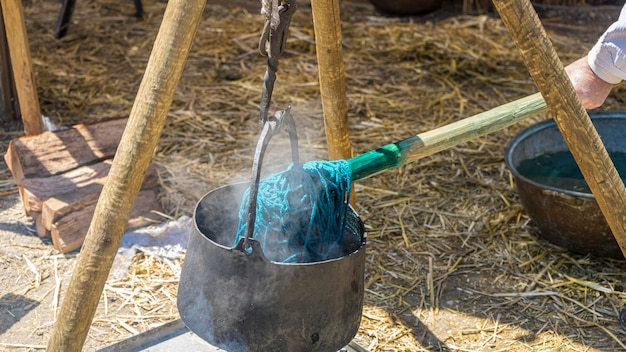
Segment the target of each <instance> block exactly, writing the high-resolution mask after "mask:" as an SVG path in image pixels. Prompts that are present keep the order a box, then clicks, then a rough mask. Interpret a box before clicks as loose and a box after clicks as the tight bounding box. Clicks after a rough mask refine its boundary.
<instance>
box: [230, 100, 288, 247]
mask: <svg viewBox="0 0 626 352" xmlns="http://www.w3.org/2000/svg"><path fill="white" fill-rule="evenodd" d="M283 126H286V127H287V129H288V132H289V140H290V144H291V159H292V160H293V162H298V161H299V160H300V156H299V152H298V134H297V131H296V123H295V121H294V119H293V116H292V115H291V107H288V108H287V109H285V110H280V111H278V112H276V114H275V115H274V116H271V117H270V118H268V119H267V121H265V123H264V124H263V129H262V130H261V135H260V136H259V141H258V142H257V146H256V151H255V154H254V161H253V164H252V181H251V183H250V196H249V199H250V204H249V205H248V219H247V222H246V237H245V239H244V240H243V241H239V242H238V243H237V245H236V246H235V248H236V249H239V250H246V249H248V248H250V239H251V238H252V235H253V234H254V223H255V221H256V206H257V197H258V194H259V180H260V178H261V166H262V164H263V156H264V155H265V150H266V149H267V145H268V144H269V142H270V139H271V138H272V137H273V136H274V135H276V134H278V133H279V132H280V130H281V129H282V128H283Z"/></svg>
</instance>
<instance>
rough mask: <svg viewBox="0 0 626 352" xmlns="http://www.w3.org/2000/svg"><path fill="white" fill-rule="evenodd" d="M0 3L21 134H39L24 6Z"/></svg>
mask: <svg viewBox="0 0 626 352" xmlns="http://www.w3.org/2000/svg"><path fill="white" fill-rule="evenodd" d="M0 5H1V6H2V16H3V19H4V27H5V32H6V35H7V43H8V44H9V56H10V57H11V67H12V69H13V77H14V81H15V88H16V91H17V101H18V103H19V106H20V112H21V115H22V121H23V123H24V133H25V134H26V135H27V136H31V135H35V134H39V133H41V132H43V121H42V120H41V107H40V106H39V98H38V97H37V87H36V85H35V77H34V75H33V67H32V62H31V57H30V48H29V46H28V36H27V33H26V23H25V22H24V9H23V8H22V3H21V2H20V0H1V1H0ZM5 88H7V89H8V87H5Z"/></svg>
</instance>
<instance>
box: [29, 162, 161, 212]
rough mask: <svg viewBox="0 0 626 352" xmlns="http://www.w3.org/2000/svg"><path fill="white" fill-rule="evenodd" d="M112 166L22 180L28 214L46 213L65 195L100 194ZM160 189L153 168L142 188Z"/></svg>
mask: <svg viewBox="0 0 626 352" xmlns="http://www.w3.org/2000/svg"><path fill="white" fill-rule="evenodd" d="M112 163H113V161H112V160H104V161H101V162H99V163H96V164H93V165H88V166H82V167H79V168H77V169H74V170H71V171H68V172H66V173H63V174H60V175H55V176H51V177H41V178H30V179H29V178H27V179H24V180H22V184H21V185H20V189H21V193H22V201H23V202H24V209H25V210H26V213H27V214H29V215H31V216H32V213H40V212H42V210H43V203H44V202H45V201H46V200H48V199H49V198H52V197H58V196H60V195H62V194H71V193H76V194H75V196H77V197H80V196H82V195H85V194H86V193H89V192H92V191H93V189H91V188H89V187H97V191H96V192H97V193H98V194H99V193H100V190H101V189H102V186H103V185H104V183H105V182H106V179H107V176H108V174H109V170H110V169H111V164H112ZM91 185H93V186H91ZM157 185H158V175H157V170H156V168H155V167H154V166H152V165H151V166H150V167H149V168H148V171H147V172H146V176H145V178H144V183H143V185H142V188H155V187H157Z"/></svg>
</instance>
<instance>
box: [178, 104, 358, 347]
mask: <svg viewBox="0 0 626 352" xmlns="http://www.w3.org/2000/svg"><path fill="white" fill-rule="evenodd" d="M282 126H287V127H288V128H289V135H290V138H291V146H292V159H293V161H294V162H295V161H297V160H298V151H297V134H296V129H295V123H294V121H293V117H292V116H291V114H290V113H289V109H287V110H285V111H282V112H281V113H280V114H277V116H275V117H273V120H270V121H267V122H266V123H265V124H264V127H263V131H262V132H261V136H260V138H259V142H258V145H257V150H256V154H255V158H254V160H255V161H254V165H253V168H252V171H253V172H252V175H253V176H252V182H251V183H250V184H247V183H245V184H237V185H229V186H224V187H221V188H218V189H215V190H213V191H211V192H209V193H207V194H206V195H205V196H204V197H203V198H202V199H201V200H200V202H198V205H197V206H196V209H195V211H194V217H193V219H194V225H195V226H194V231H193V232H192V233H191V236H190V238H189V245H188V249H187V254H186V256H185V261H184V263H183V268H182V272H181V275H180V282H179V285H178V302H177V304H178V311H179V313H180V316H181V319H182V320H183V322H184V323H185V324H186V325H187V327H188V328H189V329H190V330H191V331H193V332H194V333H195V334H196V335H198V336H200V337H201V338H203V339H204V340H206V341H207V342H209V343H210V344H212V345H214V346H217V347H220V348H223V349H225V350H227V351H234V352H239V351H259V352H269V351H272V352H281V351H284V352H298V351H302V352H315V351H320V352H331V351H337V350H339V349H341V348H343V347H344V346H346V345H348V343H349V342H350V340H352V338H353V337H354V336H355V335H356V333H357V330H358V328H359V323H360V321H361V313H362V310H363V293H364V284H363V280H364V275H365V228H364V226H363V223H362V222H361V219H359V217H358V216H357V215H356V213H355V212H354V210H353V209H352V208H348V209H347V213H346V218H345V219H346V221H345V226H344V227H343V228H342V229H341V230H340V231H343V236H333V237H338V238H342V239H343V244H344V247H343V248H344V249H345V252H343V253H342V255H341V256H340V257H333V259H327V260H324V261H317V262H307V263H283V262H273V261H270V260H268V259H267V258H266V256H265V255H264V254H263V250H264V248H265V249H266V250H273V249H276V248H267V247H262V246H261V244H260V243H259V241H257V240H256V239H255V238H254V237H253V233H254V226H255V225H254V224H255V218H256V209H257V206H256V205H257V202H256V200H257V194H258V189H259V177H260V168H261V164H262V159H263V154H264V151H265V148H266V147H267V144H268V142H269V140H270V138H271V137H272V136H273V135H274V134H275V133H277V132H278V131H280V129H281V128H282ZM248 188H250V201H249V204H248V205H247V207H248V216H247V219H246V221H247V225H246V226H247V227H246V229H247V236H246V237H245V238H244V239H238V240H237V244H236V245H235V246H233V243H235V240H236V239H237V230H238V227H239V220H240V214H239V209H240V208H241V203H242V201H243V195H244V192H245V191H246V189H248ZM334 235H339V234H334ZM266 245H267V243H266ZM329 258H330V257H329Z"/></svg>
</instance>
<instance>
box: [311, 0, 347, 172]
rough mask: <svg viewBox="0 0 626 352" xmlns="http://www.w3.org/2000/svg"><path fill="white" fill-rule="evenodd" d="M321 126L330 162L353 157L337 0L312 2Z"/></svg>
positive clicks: (316, 0) (314, 0)
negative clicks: (324, 131) (321, 114)
mask: <svg viewBox="0 0 626 352" xmlns="http://www.w3.org/2000/svg"><path fill="white" fill-rule="evenodd" d="M311 7H312V10H313V26H314V27H315V43H316V51H317V61H318V71H319V80H320V90H321V95H322V109H323V112H324V126H325V129H326V139H327V143H328V157H329V159H331V160H336V159H349V158H350V157H352V144H351V142H350V130H349V126H348V106H347V102H346V100H347V99H346V83H345V73H344V65H343V56H342V48H341V40H342V39H341V20H340V18H339V2H338V1H337V0H312V1H311Z"/></svg>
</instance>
